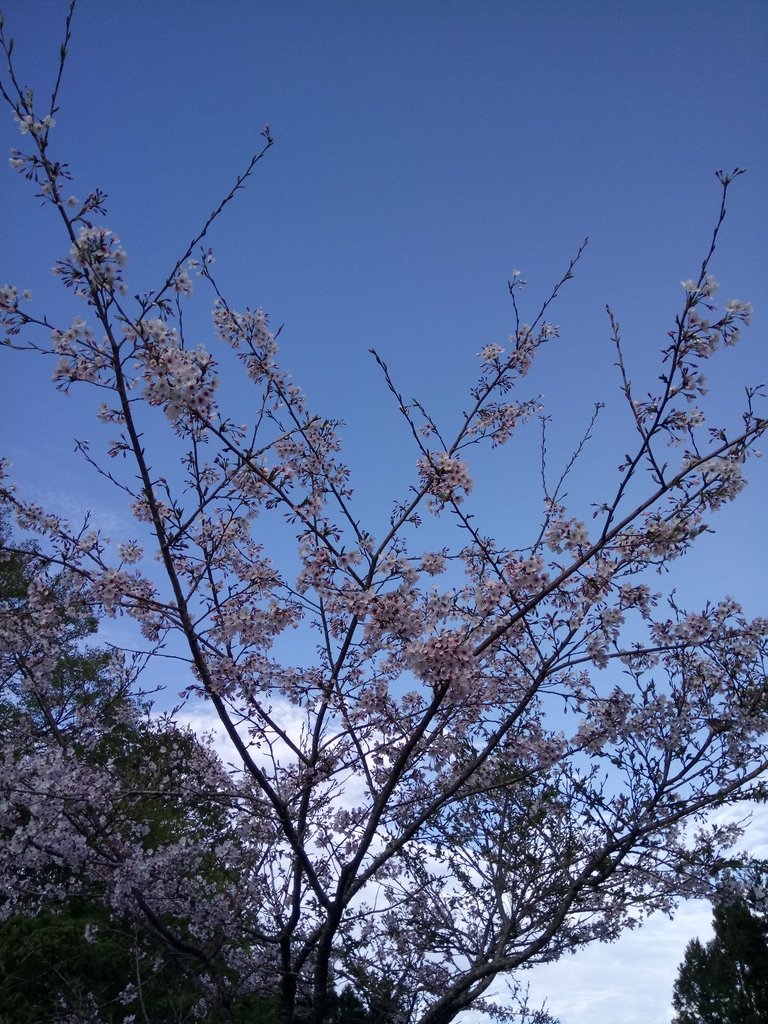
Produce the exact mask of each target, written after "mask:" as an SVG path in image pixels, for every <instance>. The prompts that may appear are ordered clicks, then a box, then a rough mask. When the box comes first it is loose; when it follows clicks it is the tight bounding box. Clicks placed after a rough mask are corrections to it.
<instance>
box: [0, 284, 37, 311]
mask: <svg viewBox="0 0 768 1024" xmlns="http://www.w3.org/2000/svg"><path fill="white" fill-rule="evenodd" d="M21 298H22V299H25V300H26V301H29V300H30V299H31V298H32V292H31V291H29V289H28V288H27V289H25V290H24V291H23V292H22V293H21ZM18 308H19V289H18V288H17V287H16V286H15V285H12V284H5V285H3V286H2V287H0V312H2V313H15V312H16V310H17V309H18Z"/></svg>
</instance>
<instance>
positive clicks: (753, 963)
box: [672, 869, 768, 1024]
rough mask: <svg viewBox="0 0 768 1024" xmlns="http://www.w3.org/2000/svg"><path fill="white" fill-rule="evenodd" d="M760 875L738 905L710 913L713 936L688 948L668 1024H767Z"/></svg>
mask: <svg viewBox="0 0 768 1024" xmlns="http://www.w3.org/2000/svg"><path fill="white" fill-rule="evenodd" d="M764 873H765V872H764V869H762V870H760V869H756V870H755V873H754V878H753V882H752V884H751V885H747V886H746V888H745V895H744V896H743V897H741V898H739V899H734V898H730V899H726V898H724V899H723V900H722V901H721V902H720V903H719V904H718V905H717V906H716V907H715V909H714V914H713V924H714V930H715V935H714V938H713V939H711V940H710V941H709V942H708V943H707V944H706V945H703V944H702V943H701V942H700V941H699V940H698V939H693V940H692V941H691V942H689V943H688V946H687V948H686V951H685V957H684V959H683V962H682V964H681V965H680V969H679V973H678V977H677V981H676V982H675V990H674V995H673V997H672V1004H673V1006H674V1008H675V1010H676V1016H675V1018H674V1021H673V1024H766V1021H768V917H766V914H765V890H764V889H763V887H762V885H761V884H760V882H761V879H762V877H763V876H764Z"/></svg>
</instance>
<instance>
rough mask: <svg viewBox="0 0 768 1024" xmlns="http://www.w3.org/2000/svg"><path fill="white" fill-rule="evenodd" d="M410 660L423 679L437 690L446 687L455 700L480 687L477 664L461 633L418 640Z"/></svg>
mask: <svg viewBox="0 0 768 1024" xmlns="http://www.w3.org/2000/svg"><path fill="white" fill-rule="evenodd" d="M407 659H408V663H409V664H410V666H411V668H412V669H413V671H414V672H415V673H416V674H417V675H418V676H419V678H420V679H423V680H424V681H425V682H426V683H428V684H429V685H430V686H432V687H434V688H435V689H440V688H442V687H445V689H446V691H447V693H448V694H449V696H450V697H451V698H453V699H456V698H459V697H462V696H465V695H466V694H467V691H468V690H471V688H472V686H474V685H479V679H480V675H479V670H478V665H477V660H476V658H475V657H474V655H473V653H472V648H471V645H470V644H468V643H467V639H466V637H465V636H462V634H461V633H457V632H444V633H439V634H438V635H437V636H433V637H429V638H428V639H427V640H416V641H414V642H412V643H410V644H409V645H408V650H407Z"/></svg>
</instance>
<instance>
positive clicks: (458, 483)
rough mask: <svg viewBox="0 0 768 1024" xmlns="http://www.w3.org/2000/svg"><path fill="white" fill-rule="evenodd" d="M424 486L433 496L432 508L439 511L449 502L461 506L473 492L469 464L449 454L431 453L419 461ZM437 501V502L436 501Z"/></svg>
mask: <svg viewBox="0 0 768 1024" xmlns="http://www.w3.org/2000/svg"><path fill="white" fill-rule="evenodd" d="M418 468H419V475H420V477H421V480H422V485H423V487H424V488H425V490H426V491H427V493H428V494H430V495H431V499H432V500H430V507H431V508H432V509H434V510H439V509H440V508H442V507H443V505H445V504H447V503H448V502H453V503H454V504H456V505H459V504H461V502H462V501H463V500H464V495H465V494H469V492H470V491H471V490H472V479H471V477H470V475H469V470H468V468H467V464H466V463H465V462H462V461H461V459H454V458H451V456H450V455H449V454H448V452H431V453H430V454H429V455H425V456H424V457H423V458H421V459H419V461H418ZM435 499H436V500H435Z"/></svg>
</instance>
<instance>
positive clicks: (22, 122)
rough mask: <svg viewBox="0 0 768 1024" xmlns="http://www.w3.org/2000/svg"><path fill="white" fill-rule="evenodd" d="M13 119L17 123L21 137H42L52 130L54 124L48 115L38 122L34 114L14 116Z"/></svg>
mask: <svg viewBox="0 0 768 1024" xmlns="http://www.w3.org/2000/svg"><path fill="white" fill-rule="evenodd" d="M14 117H15V119H16V121H17V122H18V125H19V131H20V132H21V134H22V135H34V136H35V137H38V136H43V135H45V134H46V133H47V131H48V129H49V128H53V127H54V125H55V124H56V121H55V120H54V119H53V117H51V115H50V114H46V116H45V117H42V118H40V120H39V121H38V119H37V118H36V117H35V115H34V114H14Z"/></svg>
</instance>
